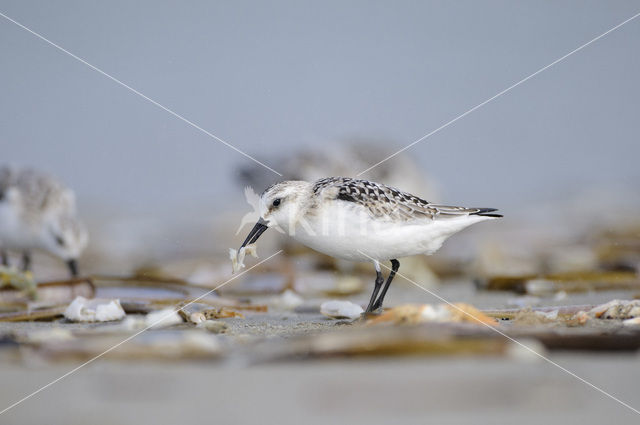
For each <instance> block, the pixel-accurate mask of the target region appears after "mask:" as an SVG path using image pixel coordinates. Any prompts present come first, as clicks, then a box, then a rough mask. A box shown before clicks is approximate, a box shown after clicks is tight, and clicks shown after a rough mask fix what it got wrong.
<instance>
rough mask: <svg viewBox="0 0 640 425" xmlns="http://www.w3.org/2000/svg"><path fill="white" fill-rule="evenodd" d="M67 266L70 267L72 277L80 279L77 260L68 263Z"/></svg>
mask: <svg viewBox="0 0 640 425" xmlns="http://www.w3.org/2000/svg"><path fill="white" fill-rule="evenodd" d="M67 266H68V267H69V271H70V272H71V277H78V263H77V262H76V260H74V259H71V260H69V261H67Z"/></svg>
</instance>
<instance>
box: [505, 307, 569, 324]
mask: <svg viewBox="0 0 640 425" xmlns="http://www.w3.org/2000/svg"><path fill="white" fill-rule="evenodd" d="M558 312H559V311H558V310H551V311H542V310H532V309H531V308H527V309H524V310H520V311H518V312H517V313H516V314H515V316H514V317H513V319H512V320H513V322H514V323H515V324H517V325H525V326H535V325H542V324H547V323H555V322H556V321H557V320H558Z"/></svg>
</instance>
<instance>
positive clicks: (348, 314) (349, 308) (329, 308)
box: [320, 300, 364, 319]
mask: <svg viewBox="0 0 640 425" xmlns="http://www.w3.org/2000/svg"><path fill="white" fill-rule="evenodd" d="M363 312H364V309H363V308H362V307H361V306H359V305H358V304H354V303H352V302H351V301H340V300H331V301H325V302H323V303H322V304H321V305H320V313H322V314H324V315H325V316H327V317H330V318H332V319H357V318H358V317H360V315H361V314H362V313H363Z"/></svg>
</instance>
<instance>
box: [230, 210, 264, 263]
mask: <svg viewBox="0 0 640 425" xmlns="http://www.w3.org/2000/svg"><path fill="white" fill-rule="evenodd" d="M268 228H269V227H268V226H267V222H266V221H265V220H263V219H262V218H260V219H259V220H258V222H257V223H256V225H255V226H253V229H251V231H250V232H249V235H248V236H247V238H246V239H245V240H244V242H243V243H242V245H241V246H240V249H238V250H237V251H236V250H235V249H233V248H229V258H230V259H231V263H232V267H233V273H236V272H237V271H238V270H240V269H241V268H243V267H244V256H245V254H246V253H249V254H250V255H252V256H253V257H255V258H258V253H257V251H256V245H255V242H256V241H257V240H258V238H259V237H260V235H262V234H263V233H264V231H265V230H267V229H268Z"/></svg>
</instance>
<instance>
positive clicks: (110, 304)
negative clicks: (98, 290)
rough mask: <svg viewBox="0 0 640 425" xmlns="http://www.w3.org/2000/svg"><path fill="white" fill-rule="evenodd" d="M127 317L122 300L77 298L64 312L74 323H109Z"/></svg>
mask: <svg viewBox="0 0 640 425" xmlns="http://www.w3.org/2000/svg"><path fill="white" fill-rule="evenodd" d="M125 316H126V314H125V312H124V310H123V309H122V306H121V305H120V300H107V299H100V298H94V299H92V300H88V299H86V298H84V297H80V296H78V297H76V299H75V300H73V301H72V302H71V304H69V306H68V307H67V309H66V310H65V312H64V317H65V318H66V319H67V320H70V321H72V322H108V321H111V320H120V319H122V318H124V317H125Z"/></svg>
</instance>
